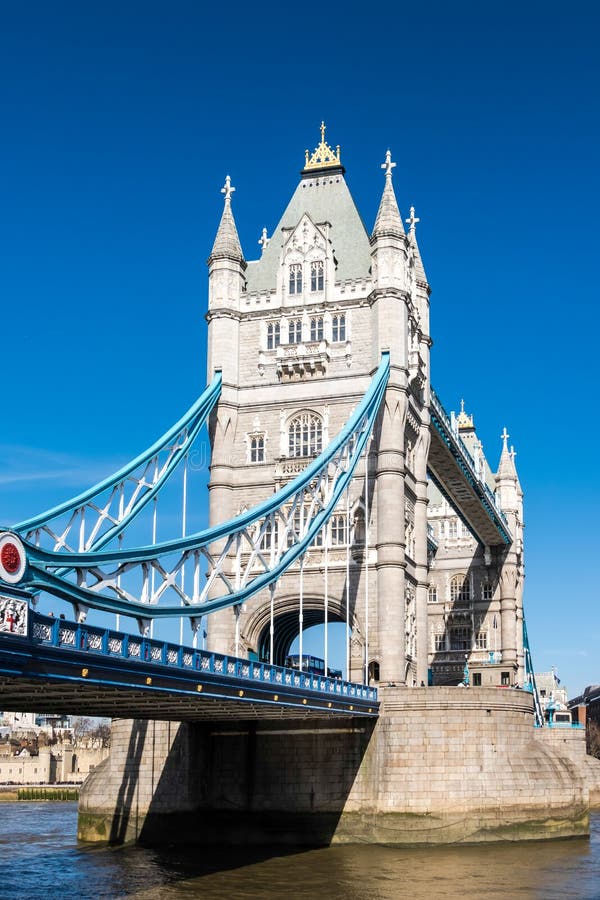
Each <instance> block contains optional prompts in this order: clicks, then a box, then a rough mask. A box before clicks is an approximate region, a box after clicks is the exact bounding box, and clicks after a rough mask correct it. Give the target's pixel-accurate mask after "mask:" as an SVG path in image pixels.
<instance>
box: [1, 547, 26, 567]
mask: <svg viewBox="0 0 600 900" xmlns="http://www.w3.org/2000/svg"><path fill="white" fill-rule="evenodd" d="M0 560H1V561H2V565H3V566H4V568H5V569H6V571H7V572H8V573H9V575H14V573H15V572H18V570H19V566H20V565H21V554H20V553H19V548H18V547H17V546H16V544H10V543H6V544H4V545H3V547H2V550H0Z"/></svg>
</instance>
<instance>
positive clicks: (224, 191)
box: [221, 175, 235, 203]
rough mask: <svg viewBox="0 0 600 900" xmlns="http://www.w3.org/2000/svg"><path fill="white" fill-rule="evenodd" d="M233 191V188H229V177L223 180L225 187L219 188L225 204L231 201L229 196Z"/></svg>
mask: <svg viewBox="0 0 600 900" xmlns="http://www.w3.org/2000/svg"><path fill="white" fill-rule="evenodd" d="M234 191H235V188H234V187H231V178H230V177H229V175H228V176H227V177H226V178H225V186H224V187H222V188H221V193H222V194H225V203H229V202H230V201H231V195H232V194H233V192H234Z"/></svg>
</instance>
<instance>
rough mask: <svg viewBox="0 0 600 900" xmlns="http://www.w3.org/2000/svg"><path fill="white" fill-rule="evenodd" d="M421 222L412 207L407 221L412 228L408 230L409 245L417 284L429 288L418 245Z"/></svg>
mask: <svg viewBox="0 0 600 900" xmlns="http://www.w3.org/2000/svg"><path fill="white" fill-rule="evenodd" d="M420 221H421V220H420V219H418V218H417V217H416V216H415V208H414V206H411V208H410V216H409V217H408V219H407V220H406V224H407V225H409V226H410V227H409V229H408V244H409V247H410V250H411V257H412V261H413V266H414V273H415V278H416V280H417V284H419V285H420V286H422V287H429V282H428V281H427V275H426V274H425V268H424V266H423V260H422V259H421V251H420V250H419V245H418V243H417V223H418V222H420Z"/></svg>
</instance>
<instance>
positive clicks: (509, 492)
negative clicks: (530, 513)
mask: <svg viewBox="0 0 600 900" xmlns="http://www.w3.org/2000/svg"><path fill="white" fill-rule="evenodd" d="M509 437H510V435H509V434H508V432H507V430H506V428H505V429H504V431H503V432H502V434H501V438H502V453H501V454H500V462H499V463H498V471H497V472H496V497H497V499H498V503H499V505H500V509H502V510H503V511H504V512H506V513H514V514H515V515H516V514H518V513H519V511H520V510H521V507H522V501H521V498H522V496H523V492H522V490H521V485H520V484H519V478H518V476H517V470H516V468H515V455H516V454H515V452H514V449H512V450H511V451H509V449H508V438H509ZM512 524H513V525H514V523H512Z"/></svg>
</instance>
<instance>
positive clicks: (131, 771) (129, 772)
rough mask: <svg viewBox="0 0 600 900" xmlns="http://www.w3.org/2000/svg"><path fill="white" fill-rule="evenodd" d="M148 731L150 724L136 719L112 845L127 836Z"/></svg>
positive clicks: (119, 798)
mask: <svg viewBox="0 0 600 900" xmlns="http://www.w3.org/2000/svg"><path fill="white" fill-rule="evenodd" d="M147 731H148V722H146V721H143V720H140V719H136V720H135V722H134V723H133V727H132V730H131V736H130V739H129V747H128V749H127V763H126V766H125V772H124V775H123V781H122V783H121V787H120V788H119V793H118V795H117V803H116V807H115V815H114V818H113V820H112V823H111V829H110V837H109V841H110V843H111V844H122V843H123V841H125V839H126V836H127V829H128V827H129V821H130V818H131V813H132V806H133V801H134V797H135V793H136V788H137V786H138V779H139V767H140V763H141V760H142V754H143V752H144V746H145V743H146V734H147Z"/></svg>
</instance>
